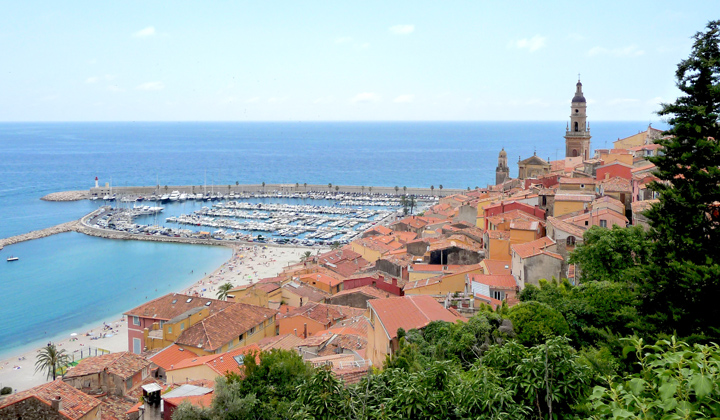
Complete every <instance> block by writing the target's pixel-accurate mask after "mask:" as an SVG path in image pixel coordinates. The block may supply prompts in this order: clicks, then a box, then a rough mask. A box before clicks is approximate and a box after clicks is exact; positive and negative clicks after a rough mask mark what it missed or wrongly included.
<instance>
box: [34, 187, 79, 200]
mask: <svg viewBox="0 0 720 420" xmlns="http://www.w3.org/2000/svg"><path fill="white" fill-rule="evenodd" d="M86 198H88V192H87V190H85V191H60V192H54V193H50V194H48V195H46V196H44V197H40V199H41V200H44V201H80V200H84V199H86Z"/></svg>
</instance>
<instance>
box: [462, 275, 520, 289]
mask: <svg viewBox="0 0 720 420" xmlns="http://www.w3.org/2000/svg"><path fill="white" fill-rule="evenodd" d="M468 276H470V280H471V281H474V282H476V283H481V284H485V285H487V286H490V287H492V288H495V289H510V290H515V288H516V287H517V283H516V281H515V277H513V276H512V274H499V275H498V274H495V275H493V274H468Z"/></svg>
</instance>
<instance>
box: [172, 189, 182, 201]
mask: <svg viewBox="0 0 720 420" xmlns="http://www.w3.org/2000/svg"><path fill="white" fill-rule="evenodd" d="M179 199H180V191H173V192H172V193H170V201H178V200H179Z"/></svg>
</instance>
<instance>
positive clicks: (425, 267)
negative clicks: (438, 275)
mask: <svg viewBox="0 0 720 420" xmlns="http://www.w3.org/2000/svg"><path fill="white" fill-rule="evenodd" d="M445 267H447V268H445ZM465 268H467V266H466V265H448V264H413V265H412V271H417V272H419V271H423V272H433V271H437V272H444V273H448V272H455V271H461V270H464V269H465Z"/></svg>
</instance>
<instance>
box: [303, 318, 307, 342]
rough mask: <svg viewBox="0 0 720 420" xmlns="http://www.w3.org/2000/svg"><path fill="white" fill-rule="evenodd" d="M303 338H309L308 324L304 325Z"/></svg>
mask: <svg viewBox="0 0 720 420" xmlns="http://www.w3.org/2000/svg"><path fill="white" fill-rule="evenodd" d="M303 338H307V322H306V323H304V324H303Z"/></svg>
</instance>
